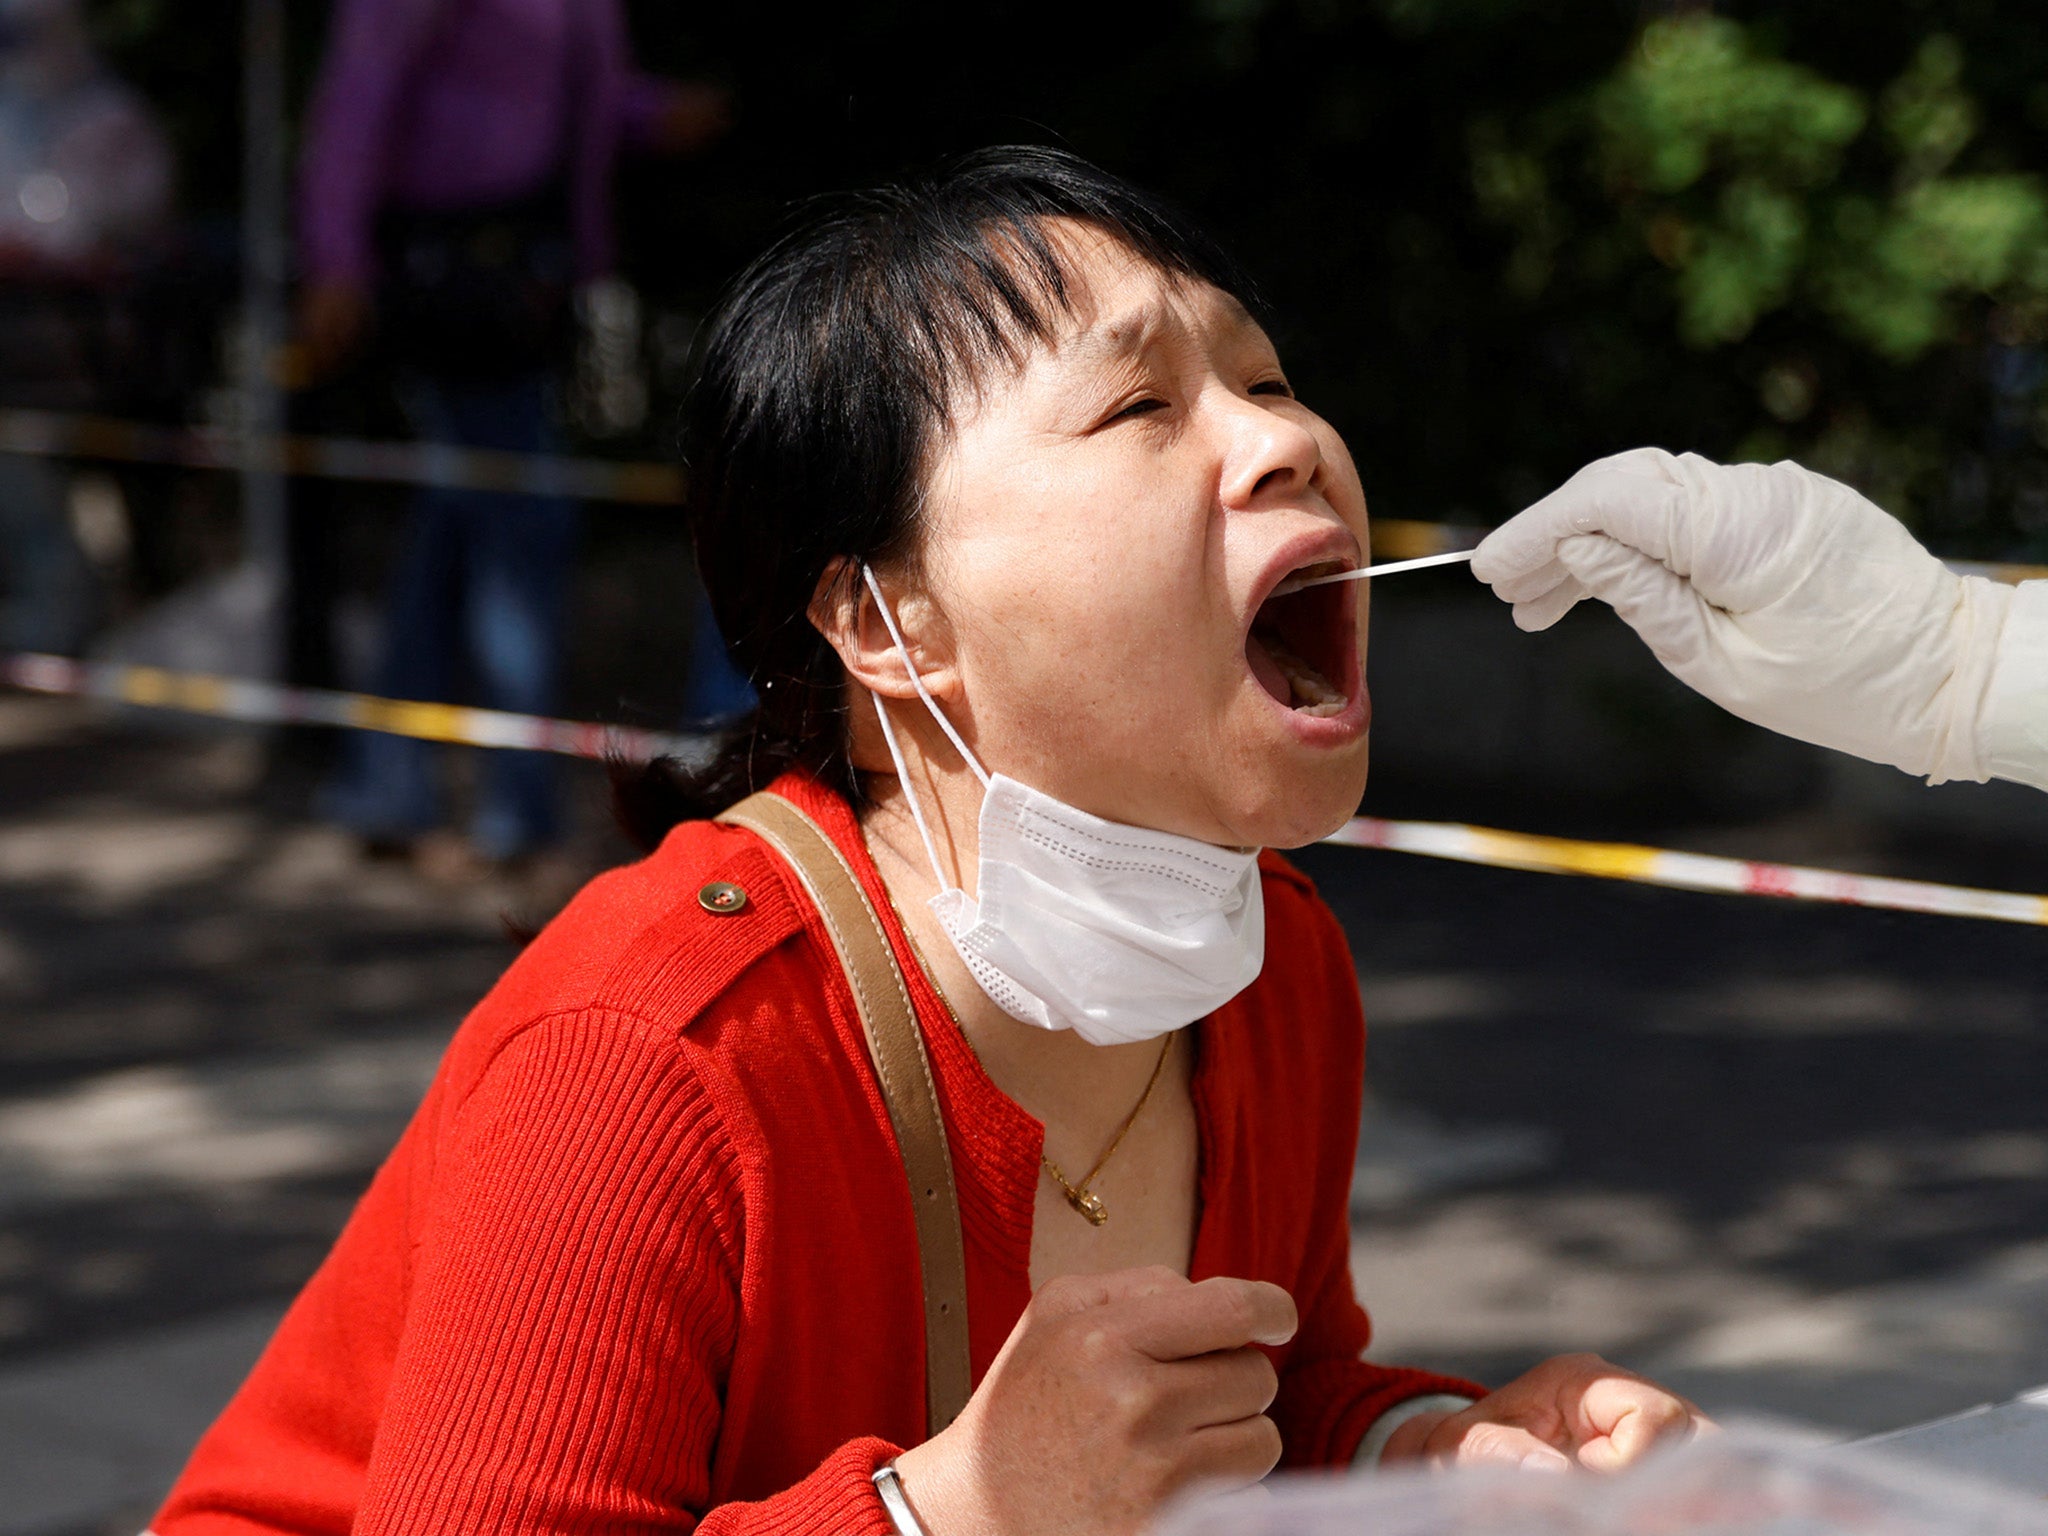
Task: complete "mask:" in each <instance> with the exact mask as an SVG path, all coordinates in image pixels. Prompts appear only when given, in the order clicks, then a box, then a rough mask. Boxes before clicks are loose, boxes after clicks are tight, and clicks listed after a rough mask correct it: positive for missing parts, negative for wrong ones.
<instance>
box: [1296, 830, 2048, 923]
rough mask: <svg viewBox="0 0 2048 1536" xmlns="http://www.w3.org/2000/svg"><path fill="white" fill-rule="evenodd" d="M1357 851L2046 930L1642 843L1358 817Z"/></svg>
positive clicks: (1818, 875)
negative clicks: (1978, 919) (1373, 850)
mask: <svg viewBox="0 0 2048 1536" xmlns="http://www.w3.org/2000/svg"><path fill="white" fill-rule="evenodd" d="M1324 841H1325V842H1331V843H1341V844H1344V845H1345V846H1347V847H1352V848H1388V849H1393V850H1395V851H1397V852H1400V853H1419V854H1423V855H1425V856H1426V857H1429V858H1433V859H1455V860H1457V861H1459V862H1460V863H1464V864H1485V865H1490V866H1492V867H1493V868H1496V869H1529V870H1537V871H1539V872H1542V873H1544V874H1553V875H1593V876H1595V877H1597V878H1599V879H1602V880H1629V881H1634V882H1635V883H1637V884H1640V885H1661V886H1666V887H1669V888H1671V889H1675V890H1681V891H1718V892H1722V893H1725V894H1728V895H1733V896H1779V897H1789V898H1791V899H1793V900H1798V901H1830V902H1835V903H1837V904H1838V905H1841V906H1848V907H1880V908H1883V909H1885V910H1887V911H1892V912H1933V913H1939V914H1941V915H1942V916H1945V917H1982V918H1989V919H1991V920H1992V921H1994V922H2001V923H2032V924H2036V925H2039V926H2042V927H2048V896H2028V895H2023V894H2021V893H2019V892H2014V891H1982V890H1976V889H1973V888H1971V887H1969V886H1960V885H1935V884H1932V883H1930V882H1928V881H1924V880H1888V879H1885V878H1883V877H1881V876H1877V875H1849V874H1843V873H1842V872H1840V871H1839V870H1832V869H1809V868H1807V867H1805V866H1803V865H1798V864H1764V863H1760V862H1758V861H1756V860H1754V859H1725V858H1718V857H1715V856H1714V855H1712V854H1704V853H1675V852H1673V851H1672V850H1670V849H1668V848H1645V847H1642V846H1640V845H1638V844H1635V843H1587V842H1579V841H1577V840H1575V839H1572V838H1564V837H1537V836H1533V835H1531V834H1528V833H1524V832H1497V831H1494V830H1493V829H1492V828H1490V827H1467V826H1460V825H1458V824H1456V823H1452V822H1433V821H1381V820H1378V819H1377V818H1374V817H1370V816H1359V817H1356V818H1354V819H1353V820H1351V821H1350V822H1348V823H1347V824H1346V825H1345V826H1343V827H1342V828H1340V829H1339V830H1338V831H1336V832H1333V833H1331V834H1330V836H1329V837H1327V838H1325V839H1324Z"/></svg>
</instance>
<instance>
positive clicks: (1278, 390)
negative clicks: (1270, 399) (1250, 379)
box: [1248, 379, 1294, 400]
mask: <svg viewBox="0 0 2048 1536" xmlns="http://www.w3.org/2000/svg"><path fill="white" fill-rule="evenodd" d="M1248 393H1250V394H1254V395H1277V396H1279V397H1280V398H1281V399H1282V400H1292V399H1293V398H1294V386H1293V385H1292V384H1290V383H1288V382H1287V381H1286V380H1285V379H1267V380H1266V381H1265V382H1264V383H1262V384H1254V385H1253V386H1252V387H1251V389H1250V390H1249V391H1248Z"/></svg>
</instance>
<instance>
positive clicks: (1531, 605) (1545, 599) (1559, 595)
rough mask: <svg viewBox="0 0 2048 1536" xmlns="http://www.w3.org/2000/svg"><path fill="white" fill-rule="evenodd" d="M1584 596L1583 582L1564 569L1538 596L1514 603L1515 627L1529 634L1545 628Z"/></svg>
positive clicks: (1561, 616)
mask: <svg viewBox="0 0 2048 1536" xmlns="http://www.w3.org/2000/svg"><path fill="white" fill-rule="evenodd" d="M1561 568H1562V567H1560V569H1561ZM1585 596H1586V587H1585V583H1583V582H1581V581H1580V580H1579V579H1578V577H1576V576H1574V575H1572V574H1571V573H1570V572H1569V571H1566V572H1565V573H1564V576H1563V578H1562V579H1561V580H1560V581H1558V582H1557V583H1556V584H1555V585H1554V586H1551V587H1550V588H1548V589H1547V590H1545V591H1544V592H1543V593H1542V594H1540V595H1539V596H1536V597H1532V598H1528V599H1525V600H1523V601H1520V602H1517V603H1516V604H1515V628H1517V629H1519V630H1521V631H1522V632H1523V633H1524V634H1530V635H1533V634H1537V633H1539V632H1540V631H1542V630H1546V629H1548V628H1550V626H1551V625H1553V624H1555V623H1556V622H1557V621H1558V620H1559V619H1561V618H1563V617H1564V616H1565V615H1566V614H1568V613H1570V612H1571V611H1572V610H1573V609H1574V608H1576V607H1578V605H1579V601H1580V599H1582V598H1584V597H1585Z"/></svg>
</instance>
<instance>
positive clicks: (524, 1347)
mask: <svg viewBox="0 0 2048 1536" xmlns="http://www.w3.org/2000/svg"><path fill="white" fill-rule="evenodd" d="M449 1113H450V1115H451V1118H450V1120H449V1122H448V1123H447V1124H446V1126H445V1127H444V1128H443V1130H442V1133H441V1135H440V1137H439V1138H438V1148H437V1155H436V1159H435V1161H436V1164H437V1166H436V1167H435V1170H434V1174H433V1178H432V1181H431V1186H428V1187H431V1189H432V1191H433V1193H432V1195H431V1197H430V1198H431V1201H432V1203H431V1206H430V1207H429V1208H428V1209H426V1210H424V1211H422V1212H420V1213H418V1221H417V1225H416V1228H415V1230H416V1234H417V1239H416V1245H415V1248H414V1251H413V1258H412V1274H411V1279H410V1285H409V1293H410V1294H409V1304H408V1307H407V1315H406V1324H405V1329H404V1333H403V1335H402V1337H401V1338H400V1341H399V1346H398V1353H397V1357H396V1361H395V1365H394V1369H393V1374H392V1380H391V1390H390V1393H389V1397H388V1399H387V1401H386V1403H385V1405H384V1410H383V1414H382V1417H381V1421H380V1423H379V1427H378V1430H377V1438H376V1444H375V1446H374V1448H373V1450H372V1453H371V1456H370V1462H369V1468H368V1476H367V1482H366V1486H365V1489H364V1496H363V1499H362V1503H361V1505H360V1507H359V1509H358V1512H357V1516H356V1520H355V1525H354V1531H355V1532H356V1533H357V1536H397V1533H419V1536H426V1533H429V1532H431V1533H434V1536H443V1533H447V1532H451V1531H462V1532H521V1533H525V1532H532V1533H540V1532H559V1533H569V1532H596V1531H604V1532H606V1533H622V1532H633V1531H656V1530H660V1531H666V1532H674V1531H678V1530H689V1529H691V1528H692V1527H694V1526H695V1525H696V1524H697V1523H698V1522H699V1521H700V1520H702V1523H703V1527H704V1529H705V1530H707V1531H710V1530H717V1531H722V1532H734V1533H738V1532H750V1533H764V1536H765V1533H778V1536H780V1533H791V1536H794V1533H797V1532H812V1531H816V1532H820V1533H823V1532H826V1531H850V1532H862V1531H867V1532H873V1533H876V1536H882V1533H885V1532H886V1531H887V1530H888V1523H887V1516H886V1514H885V1513H884V1512H883V1510H882V1508H881V1504H880V1501H879V1500H878V1499H877V1498H876V1497H875V1495H874V1492H873V1489H872V1488H871V1487H870V1486H869V1484H868V1475H869V1473H870V1472H872V1470H873V1469H874V1467H875V1466H876V1465H878V1464H879V1463H880V1462H881V1461H882V1460H885V1459H886V1458H887V1457H888V1456H890V1455H891V1454H893V1450H894V1448H893V1447H890V1446H888V1445H886V1444H884V1443H883V1442H880V1441H873V1442H866V1441H856V1442H853V1443H851V1444H849V1445H847V1446H844V1447H842V1448H841V1449H840V1450H839V1451H838V1452H836V1453H835V1454H834V1455H833V1456H831V1457H829V1458H828V1459H827V1460H826V1462H825V1463H824V1464H823V1465H821V1466H820V1467H819V1468H818V1469H817V1470H816V1471H815V1472H814V1473H813V1474H812V1475H811V1476H810V1477H809V1478H807V1479H805V1480H804V1481H803V1482H801V1483H799V1484H798V1485H797V1486H796V1487H794V1488H791V1489H787V1490H785V1491H784V1492H783V1493H781V1494H779V1495H777V1496H776V1497H774V1498H771V1499H768V1500H765V1501H762V1502H759V1503H753V1504H745V1505H731V1506H728V1507H727V1508H725V1509H720V1510H715V1511H710V1512H708V1514H707V1510H706V1506H707V1504H708V1502H709V1489H710V1476H711V1472H710V1469H711V1460H712V1453H713V1450H714V1447H715V1446H716V1444H717V1438H718V1429H719V1418H720V1406H719V1405H720V1395H721V1392H722V1389H723V1385H724V1381H725V1377H726V1373H727V1371H728V1369H729V1367H730V1363H731V1360H732V1355H733V1349H734V1342H735V1338H736V1334H737V1330H738V1327H739V1295H740V1289H739V1274H740V1265H741V1262H742V1255H743V1242H744V1222H743V1209H742V1204H741V1188H742V1185H741V1178H740V1170H739V1168H738V1166H737V1162H736V1158H735V1156H734V1154H733V1152H732V1149H731V1147H730V1145H729V1143H728V1141H727V1139H726V1138H725V1136H724V1135H723V1134H722V1133H721V1129H720V1126H719V1123H718V1117H717V1115H716V1113H715V1111H714V1108H713V1106H712V1103H711V1100H710V1099H709V1098H708V1096H707V1095H706V1093H705V1092H704V1090H703V1088H702V1086H701V1085H700V1083H699V1082H698V1080H697V1077H696V1075H695V1073H694V1072H693V1071H692V1070H691V1068H690V1065H689V1062H688V1060H687V1058H686V1056H685V1055H684V1052H683V1050H682V1048H681V1046H680V1045H679V1044H678V1042H677V1041H676V1040H675V1039H674V1038H673V1037H672V1035H668V1034H665V1033H664V1032H663V1031H661V1030H658V1029H656V1028H654V1027H652V1026H650V1025H647V1024H645V1023H643V1022H641V1021H639V1020H637V1019H634V1018H632V1017H630V1016H622V1015H619V1014H616V1013H609V1012H601V1011H596V1010H590V1011H582V1012H576V1013H570V1014H564V1015H558V1016H555V1017H551V1018H547V1019H544V1020H541V1021H539V1022H536V1023H534V1024H531V1025H529V1026H527V1027H526V1028H525V1029H523V1030H520V1031H518V1032H517V1033H515V1034H514V1035H512V1036H511V1037H510V1039H509V1040H508V1041H507V1042H506V1043H505V1044H504V1045H503V1046H502V1047H501V1048H500V1049H499V1051H498V1053H497V1055H496V1057H495V1058H494V1059H493V1060H492V1061H491V1062H490V1064H489V1065H488V1066H487V1067H486V1068H485V1069H484V1070H483V1071H482V1073H481V1075H480V1076H479V1077H478V1079H477V1080H476V1082H475V1083H474V1085H473V1086H472V1087H471V1088H470V1089H469V1091H468V1092H467V1094H466V1095H465V1096H464V1097H463V1098H462V1099H461V1101H460V1103H459V1105H457V1106H456V1107H454V1108H453V1109H451V1110H450V1112H449Z"/></svg>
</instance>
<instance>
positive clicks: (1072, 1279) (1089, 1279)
mask: <svg viewBox="0 0 2048 1536" xmlns="http://www.w3.org/2000/svg"><path fill="white" fill-rule="evenodd" d="M1193 1288H1194V1287H1193V1286H1192V1285H1191V1284H1190V1283H1189V1281H1188V1278H1187V1276H1185V1275H1182V1274H1179V1273H1177V1272H1175V1271H1174V1270H1171V1269H1168V1268H1166V1267H1165V1266H1164V1265H1158V1264H1155V1265H1151V1266H1148V1267H1147V1268H1144V1269H1119V1270H1112V1271H1111V1272H1110V1273H1108V1274H1102V1275H1062V1276H1060V1277H1059V1278H1058V1279H1056V1280H1048V1281H1047V1282H1046V1283H1045V1284H1044V1285H1042V1286H1040V1287H1039V1288H1038V1291H1037V1293H1036V1294H1035V1295H1033V1297H1032V1298H1031V1310H1032V1311H1033V1312H1037V1313H1040V1314H1043V1315H1046V1316H1053V1317H1059V1316H1069V1315H1072V1314H1074V1313H1077V1312H1086V1311H1088V1310H1089V1309H1090V1308H1091V1307H1106V1306H1111V1305H1114V1304H1115V1303H1117V1302H1124V1301H1136V1300H1139V1299H1141V1298H1143V1297H1147V1296H1160V1295H1166V1294H1170V1293H1172V1292H1175V1291H1186V1290H1192V1289H1193Z"/></svg>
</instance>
